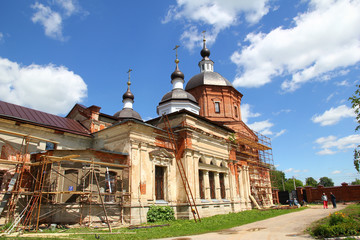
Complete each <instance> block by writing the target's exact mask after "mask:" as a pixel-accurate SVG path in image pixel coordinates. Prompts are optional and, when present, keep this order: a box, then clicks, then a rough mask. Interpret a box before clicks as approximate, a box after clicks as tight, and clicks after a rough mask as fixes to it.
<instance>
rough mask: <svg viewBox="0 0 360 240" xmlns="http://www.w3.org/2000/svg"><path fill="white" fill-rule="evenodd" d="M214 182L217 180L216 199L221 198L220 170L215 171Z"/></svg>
mask: <svg viewBox="0 0 360 240" xmlns="http://www.w3.org/2000/svg"><path fill="white" fill-rule="evenodd" d="M214 182H215V199H218V200H220V199H221V192H220V177H219V173H218V172H214Z"/></svg>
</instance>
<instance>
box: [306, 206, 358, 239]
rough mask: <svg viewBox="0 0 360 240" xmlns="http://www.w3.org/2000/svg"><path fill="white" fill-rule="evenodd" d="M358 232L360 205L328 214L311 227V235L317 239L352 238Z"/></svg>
mask: <svg viewBox="0 0 360 240" xmlns="http://www.w3.org/2000/svg"><path fill="white" fill-rule="evenodd" d="M359 231H360V205H355V204H354V205H350V206H348V207H347V208H345V209H344V210H342V211H341V212H335V213H333V214H330V215H329V217H328V218H327V219H326V220H325V221H321V223H318V224H317V225H316V226H315V227H313V229H312V231H311V234H312V235H313V236H316V237H319V238H327V237H338V236H354V235H359Z"/></svg>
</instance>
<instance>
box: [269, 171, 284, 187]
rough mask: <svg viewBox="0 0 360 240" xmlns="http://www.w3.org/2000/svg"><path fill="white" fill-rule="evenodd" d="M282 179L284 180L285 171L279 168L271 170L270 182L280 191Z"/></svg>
mask: <svg viewBox="0 0 360 240" xmlns="http://www.w3.org/2000/svg"><path fill="white" fill-rule="evenodd" d="M283 181H285V173H284V172H283V171H279V170H276V169H274V170H272V171H271V182H272V186H273V187H274V188H276V189H279V190H280V191H283V190H284V189H283Z"/></svg>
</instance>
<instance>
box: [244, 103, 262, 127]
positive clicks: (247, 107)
mask: <svg viewBox="0 0 360 240" xmlns="http://www.w3.org/2000/svg"><path fill="white" fill-rule="evenodd" d="M240 108H241V120H242V121H243V122H244V123H248V120H249V118H253V117H259V116H260V115H261V114H260V113H253V112H251V105H250V104H247V103H244V104H241V107H240Z"/></svg>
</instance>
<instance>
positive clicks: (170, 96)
mask: <svg viewBox="0 0 360 240" xmlns="http://www.w3.org/2000/svg"><path fill="white" fill-rule="evenodd" d="M171 100H182V101H183V100H189V101H191V102H194V103H197V101H196V99H195V97H194V96H193V95H191V94H190V93H188V92H186V91H184V90H183V89H173V90H172V91H170V92H168V93H166V94H165V95H164V96H163V98H162V99H161V101H160V103H159V104H162V103H164V102H167V101H171Z"/></svg>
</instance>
